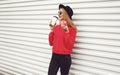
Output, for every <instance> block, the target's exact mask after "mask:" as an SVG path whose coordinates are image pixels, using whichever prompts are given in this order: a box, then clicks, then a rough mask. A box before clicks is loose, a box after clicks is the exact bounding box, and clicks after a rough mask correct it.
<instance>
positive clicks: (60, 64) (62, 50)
mask: <svg viewBox="0 0 120 75" xmlns="http://www.w3.org/2000/svg"><path fill="white" fill-rule="evenodd" d="M72 15H73V10H72V9H71V8H70V7H69V6H64V5H63V4H60V5H59V12H58V16H59V21H60V24H59V25H52V24H51V22H50V29H51V32H50V33H49V44H50V45H51V46H53V47H52V58H51V62H50V65H49V70H48V75H56V74H57V72H58V69H59V68H60V72H61V75H68V74H69V70H70V66H71V55H70V54H71V53H72V49H73V46H74V43H75V38H76V31H77V28H76V26H75V25H74V23H73V22H72Z"/></svg>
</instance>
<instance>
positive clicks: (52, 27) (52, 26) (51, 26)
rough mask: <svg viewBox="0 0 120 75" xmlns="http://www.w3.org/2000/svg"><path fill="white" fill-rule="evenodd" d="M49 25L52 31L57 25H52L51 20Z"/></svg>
mask: <svg viewBox="0 0 120 75" xmlns="http://www.w3.org/2000/svg"><path fill="white" fill-rule="evenodd" d="M49 26H50V30H51V31H53V29H54V27H55V25H52V21H50V24H49Z"/></svg>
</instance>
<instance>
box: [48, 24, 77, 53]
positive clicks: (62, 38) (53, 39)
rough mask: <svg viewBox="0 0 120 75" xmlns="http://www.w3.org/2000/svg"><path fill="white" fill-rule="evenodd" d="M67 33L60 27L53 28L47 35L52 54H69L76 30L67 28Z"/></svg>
mask: <svg viewBox="0 0 120 75" xmlns="http://www.w3.org/2000/svg"><path fill="white" fill-rule="evenodd" d="M68 29H69V32H65V31H64V30H63V29H62V27H61V26H60V25H57V26H55V28H54V30H53V32H50V33H49V44H50V45H51V46H53V47H52V51H53V53H57V54H71V53H72V49H73V46H74V43H75V38H76V29H75V28H73V27H68Z"/></svg>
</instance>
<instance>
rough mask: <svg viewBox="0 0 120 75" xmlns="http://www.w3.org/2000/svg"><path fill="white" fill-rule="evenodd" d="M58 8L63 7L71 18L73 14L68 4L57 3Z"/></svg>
mask: <svg viewBox="0 0 120 75" xmlns="http://www.w3.org/2000/svg"><path fill="white" fill-rule="evenodd" d="M60 8H64V9H65V10H66V12H67V13H68V15H69V17H70V19H72V15H73V10H72V8H71V7H70V6H64V5H63V4H60V5H59V9H60Z"/></svg>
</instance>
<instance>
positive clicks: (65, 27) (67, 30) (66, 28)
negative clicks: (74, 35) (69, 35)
mask: <svg viewBox="0 0 120 75" xmlns="http://www.w3.org/2000/svg"><path fill="white" fill-rule="evenodd" d="M60 23H61V27H62V29H63V30H64V31H65V32H69V29H68V25H67V22H66V21H65V20H62V21H60Z"/></svg>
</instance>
